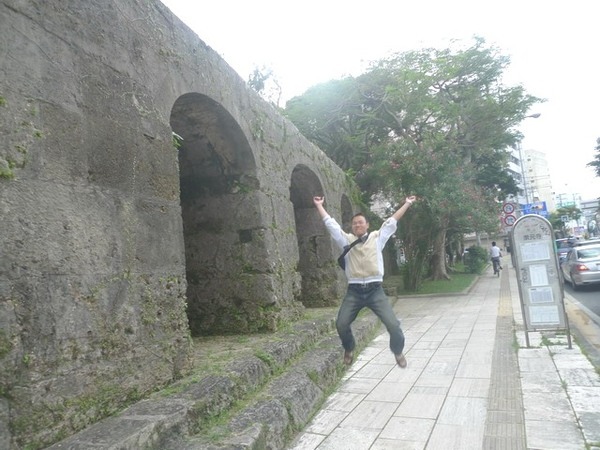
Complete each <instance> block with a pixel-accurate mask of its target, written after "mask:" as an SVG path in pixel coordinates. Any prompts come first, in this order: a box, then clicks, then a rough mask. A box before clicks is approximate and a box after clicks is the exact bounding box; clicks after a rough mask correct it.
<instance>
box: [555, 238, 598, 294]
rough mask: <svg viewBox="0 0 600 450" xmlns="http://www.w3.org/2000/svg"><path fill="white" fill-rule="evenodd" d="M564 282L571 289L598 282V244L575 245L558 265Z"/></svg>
mask: <svg viewBox="0 0 600 450" xmlns="http://www.w3.org/2000/svg"><path fill="white" fill-rule="evenodd" d="M560 268H561V270H562V273H563V278H564V280H565V282H567V283H570V284H571V286H573V289H575V290H577V289H578V288H580V287H581V286H585V285H589V284H600V244H595V243H594V244H587V243H586V245H577V246H575V247H573V248H572V249H571V250H570V251H569V253H568V254H567V257H566V259H565V260H564V262H563V263H562V264H561V265H560Z"/></svg>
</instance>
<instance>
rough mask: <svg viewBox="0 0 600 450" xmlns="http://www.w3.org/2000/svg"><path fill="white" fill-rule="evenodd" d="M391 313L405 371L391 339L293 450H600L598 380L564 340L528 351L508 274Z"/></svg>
mask: <svg viewBox="0 0 600 450" xmlns="http://www.w3.org/2000/svg"><path fill="white" fill-rule="evenodd" d="M395 309H396V311H397V313H398V316H399V317H400V318H401V320H402V327H403V329H404V332H405V335H406V348H405V353H406V357H407V360H408V367H407V368H406V369H404V370H403V369H400V368H398V367H397V366H396V365H395V361H394V358H393V355H392V354H391V353H390V351H389V349H388V335H387V333H386V332H385V330H384V331H383V332H382V334H380V335H379V336H378V337H376V338H375V339H374V340H373V341H372V342H371V343H370V345H369V346H368V347H367V348H366V349H365V350H364V351H363V352H362V353H361V354H360V355H358V356H357V358H356V360H355V362H354V364H353V365H352V366H351V367H350V368H349V370H348V372H347V374H346V376H345V378H344V380H343V381H342V383H341V384H340V386H339V388H338V389H337V390H336V391H335V392H334V393H333V394H332V395H331V396H330V397H329V398H328V399H327V401H326V402H325V404H324V405H323V407H322V409H321V410H320V411H319V412H318V413H317V414H316V415H315V417H314V419H313V420H312V421H311V422H310V423H309V425H308V426H307V427H306V429H305V430H304V431H303V432H302V433H301V434H299V436H298V437H297V438H296V440H295V441H294V442H293V443H292V444H291V445H290V446H289V447H288V448H289V449H290V450H291V449H293V450H315V449H317V450H362V449H365V450H366V449H369V450H391V449H394V450H409V449H410V450H417V449H428V450H429V449H444V450H452V449H456V450H466V449H506V450H509V449H514V450H518V449H546V450H550V449H556V450H569V449H574V450H575V449H576V450H583V449H586V448H600V376H599V375H598V374H597V373H596V372H595V371H594V368H593V366H592V364H591V363H590V362H589V361H588V359H587V358H586V357H585V356H584V355H583V354H582V353H581V351H580V349H579V347H578V346H577V345H575V344H574V345H573V348H572V349H569V348H568V345H567V340H566V337H565V336H561V335H560V334H559V335H558V336H548V335H546V336H545V337H544V338H543V339H542V336H541V335H540V333H529V340H530V348H526V344H525V334H524V332H523V331H522V330H523V319H522V315H521V306H520V301H519V294H518V286H517V284H516V279H515V274H514V270H513V269H508V270H504V271H503V272H502V276H501V277H500V279H498V278H496V277H493V276H491V274H486V275H484V276H483V277H482V278H481V279H480V280H479V282H478V283H477V284H476V285H475V286H474V287H473V289H471V291H470V292H469V293H468V294H467V295H460V296H447V297H413V298H401V299H399V300H398V302H397V303H396V306H395ZM340 355H341V352H340ZM340 357H341V356H340Z"/></svg>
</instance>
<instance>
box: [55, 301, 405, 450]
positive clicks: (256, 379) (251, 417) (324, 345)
mask: <svg viewBox="0 0 600 450" xmlns="http://www.w3.org/2000/svg"><path fill="white" fill-rule="evenodd" d="M391 300H393V299H391ZM378 325H379V321H378V319H377V317H376V316H374V315H373V314H372V313H370V312H369V313H367V314H362V315H360V316H359V318H358V319H357V320H356V322H355V323H354V325H353V331H354V334H355V338H356V341H357V344H358V346H359V347H363V346H364V345H366V344H367V343H368V339H369V338H370V337H372V335H373V332H374V330H375V329H376V328H377V327H378ZM269 337H270V338H271V340H272V338H273V336H269ZM276 337H277V336H276ZM277 338H278V339H279V340H278V341H277V342H266V343H265V344H264V345H262V346H259V348H260V352H262V358H259V357H257V356H255V355H253V354H247V355H245V356H241V357H240V358H239V359H237V360H235V361H232V362H231V363H229V364H228V365H227V366H226V367H225V369H224V370H223V371H222V374H220V375H214V374H212V375H207V376H205V377H203V378H202V379H200V380H198V381H197V382H192V381H191V380H190V379H183V380H180V381H179V382H178V383H176V384H175V385H173V386H171V387H170V388H171V389H172V388H173V387H175V388H176V387H177V386H180V387H181V390H180V391H179V392H176V393H174V394H170V395H165V394H161V393H157V394H155V395H153V396H152V398H149V399H146V400H142V401H140V402H138V403H136V404H135V405H132V406H131V407H129V408H127V409H125V410H124V411H122V412H121V413H119V414H118V415H116V416H113V417H110V418H107V419H104V420H102V421H100V422H98V423H96V424H94V425H92V426H90V427H88V428H86V429H84V430H82V431H80V432H79V433H77V434H75V435H73V436H71V437H69V438H67V439H65V440H63V441H61V442H59V443H56V444H54V445H52V446H50V447H48V449H52V450H54V449H69V450H84V449H86V450H89V449H94V448H102V449H117V448H118V449H123V450H137V449H139V448H147V449H164V448H177V449H190V450H191V449H197V450H200V449H203V450H214V449H222V450H225V449H234V448H238V449H239V448H248V449H251V448H265V447H264V446H263V444H262V443H264V444H265V445H266V446H267V448H274V449H275V448H283V445H284V444H285V443H286V441H287V440H288V439H290V438H291V437H292V436H293V434H294V433H295V432H297V431H299V430H300V429H302V428H303V427H304V425H306V423H308V421H309V420H310V418H311V417H312V415H313V414H314V413H315V412H316V411H317V410H318V408H319V406H320V405H321V404H322V402H323V401H325V399H326V397H327V395H328V394H329V392H330V391H331V390H332V389H333V388H334V387H335V386H336V384H337V383H338V382H339V380H340V379H341V377H342V375H343V372H344V366H343V363H342V349H341V346H340V343H339V338H338V337H337V334H336V332H335V315H334V314H332V310H331V309H325V310H323V317H320V318H318V319H311V320H305V321H301V322H298V323H296V324H295V325H294V326H293V329H292V330H291V331H289V332H287V333H281V336H278V337H277ZM255 353H256V352H255ZM265 360H266V361H267V362H265ZM309 393H310V395H308V394H309ZM239 402H248V406H247V407H246V408H244V409H242V410H241V411H240V412H239V413H238V414H236V415H234V416H233V417H232V418H231V420H229V421H228V423H227V424H226V425H225V426H223V427H222V429H218V430H213V431H214V432H218V433H221V435H222V436H224V437H223V438H222V439H216V441H217V442H212V441H211V442H209V441H207V440H206V438H205V436H207V434H208V433H207V429H206V428H207V424H208V423H210V420H211V418H215V417H217V416H219V415H221V414H225V413H227V411H230V410H231V409H233V408H234V407H235V405H236V404H238V403H239Z"/></svg>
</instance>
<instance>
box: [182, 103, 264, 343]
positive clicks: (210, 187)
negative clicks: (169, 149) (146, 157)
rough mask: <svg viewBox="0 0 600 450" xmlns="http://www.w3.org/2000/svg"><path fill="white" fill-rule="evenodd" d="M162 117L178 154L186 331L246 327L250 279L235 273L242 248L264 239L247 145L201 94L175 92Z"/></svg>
mask: <svg viewBox="0 0 600 450" xmlns="http://www.w3.org/2000/svg"><path fill="white" fill-rule="evenodd" d="M170 123H171V128H172V130H173V132H174V135H173V144H174V145H175V146H176V147H177V149H178V154H179V172H180V190H181V193H180V198H181V212H182V217H183V231H184V245H185V260H186V277H187V284H188V287H187V302H188V311H187V313H188V319H189V324H190V329H191V332H192V334H193V335H204V334H217V333H218V334H224V333H233V332H244V331H250V330H252V323H251V322H252V320H253V317H254V315H253V311H254V310H255V309H257V308H258V306H257V305H256V304H254V303H252V300H251V299H249V298H248V296H249V293H250V292H251V291H252V286H253V285H254V284H255V280H254V279H252V277H246V278H244V279H243V283H242V278H243V277H241V274H242V273H248V272H252V271H253V270H250V268H253V266H254V261H253V260H252V258H251V257H249V256H248V255H252V254H257V253H262V247H263V245H264V241H263V239H262V238H261V236H260V233H261V230H262V227H261V225H260V224H261V219H260V211H259V208H258V201H257V199H256V193H257V190H258V189H259V182H258V180H257V178H256V166H255V159H254V155H253V153H252V149H251V147H250V145H249V143H248V141H247V139H246V136H245V135H244V133H243V131H242V130H241V128H240V126H239V124H238V123H237V122H236V120H235V119H234V118H233V117H232V116H231V115H230V114H229V112H228V111H227V110H226V109H225V108H224V107H223V106H222V105H221V104H219V103H218V102H216V101H214V100H213V99H211V98H210V97H207V96H205V95H202V94H198V93H188V94H185V95H182V96H181V97H179V98H178V99H177V101H176V102H175V103H174V105H173V108H172V111H171V117H170ZM253 250H256V251H253ZM256 271H258V270H256ZM256 271H255V272H256ZM242 284H243V286H242ZM242 316H243V318H242ZM236 317H237V318H239V319H240V321H241V322H242V323H240V321H236V319H235V318H236Z"/></svg>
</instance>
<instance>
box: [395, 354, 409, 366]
mask: <svg viewBox="0 0 600 450" xmlns="http://www.w3.org/2000/svg"><path fill="white" fill-rule="evenodd" d="M395 356H396V363H397V364H398V365H399V366H400V368H402V369H406V366H407V365H408V363H407V362H406V358H405V357H404V353H400V354H399V355H395Z"/></svg>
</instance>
